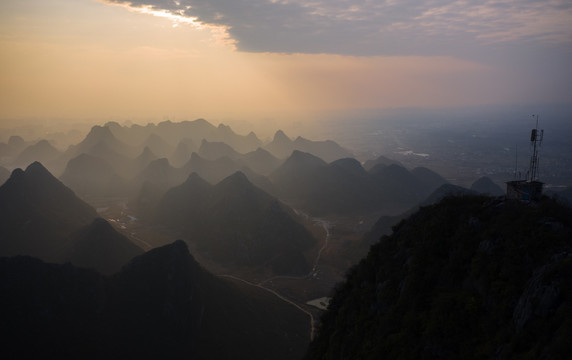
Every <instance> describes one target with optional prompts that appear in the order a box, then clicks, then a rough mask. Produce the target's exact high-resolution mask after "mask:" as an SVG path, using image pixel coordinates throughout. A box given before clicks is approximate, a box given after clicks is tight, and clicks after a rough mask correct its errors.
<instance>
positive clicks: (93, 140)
mask: <svg viewBox="0 0 572 360" xmlns="http://www.w3.org/2000/svg"><path fill="white" fill-rule="evenodd" d="M81 154H88V155H92V156H95V157H98V158H101V159H104V160H105V161H107V162H108V163H109V164H110V165H111V166H112V167H113V169H114V170H115V171H116V172H117V173H118V174H119V175H120V176H122V177H124V178H129V177H131V176H132V175H133V174H132V171H131V161H132V160H131V159H132V157H134V156H136V155H137V152H136V150H135V148H134V147H131V146H129V145H127V144H125V143H124V142H122V141H120V140H118V139H117V138H116V137H115V136H114V135H113V133H112V132H111V130H110V129H109V128H108V127H105V126H94V127H92V128H91V131H90V132H89V133H88V134H87V136H86V137H85V139H83V141H81V142H80V143H79V144H77V145H75V146H70V147H69V149H68V150H66V151H65V152H64V153H63V154H62V155H61V156H60V157H58V158H57V159H55V160H54V161H52V162H50V169H53V171H55V172H56V173H63V171H64V169H65V167H66V165H67V163H68V161H69V160H71V159H73V158H75V157H77V156H79V155H81Z"/></svg>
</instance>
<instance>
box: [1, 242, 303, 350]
mask: <svg viewBox="0 0 572 360" xmlns="http://www.w3.org/2000/svg"><path fill="white" fill-rule="evenodd" d="M0 289H1V291H2V294H3V295H2V297H1V299H0V309H1V310H0V314H1V317H2V327H3V330H4V331H3V332H4V335H3V340H4V343H5V345H4V348H3V353H4V354H5V356H7V357H10V358H15V357H30V358H36V357H50V358H83V359H102V358H137V359H157V358H191V359H230V358H236V359H292V358H300V357H301V356H302V355H303V352H304V349H305V348H306V346H307V344H308V340H309V336H308V333H309V326H308V325H309V319H308V317H307V316H306V314H304V313H302V312H301V311H299V310H298V309H296V308H295V307H293V306H291V305H290V304H287V303H285V302H283V301H281V300H279V299H277V298H276V297H275V296H274V295H272V294H270V293H268V292H265V291H263V290H260V289H256V288H252V287H246V286H244V285H240V284H237V283H234V282H231V281H228V280H224V279H220V278H217V277H215V276H213V275H212V274H210V273H208V272H207V271H206V270H204V269H203V268H202V267H201V266H200V265H199V264H198V263H197V262H196V261H195V260H194V258H193V257H192V256H191V255H190V254H189V251H188V249H187V246H186V245H185V243H184V242H182V241H176V242H174V243H172V244H170V245H166V246H163V247H161V248H156V249H153V250H150V251H149V252H147V253H145V254H143V255H140V256H137V257H135V258H134V259H133V260H131V261H130V262H129V263H127V264H126V265H125V266H124V267H123V268H122V270H121V271H119V272H117V273H115V274H114V275H110V276H103V275H100V274H99V273H97V272H95V271H93V270H89V269H84V268H78V267H75V266H73V265H70V264H64V265H60V264H48V263H44V262H42V261H40V260H38V259H34V258H31V257H24V256H17V257H12V258H0Z"/></svg>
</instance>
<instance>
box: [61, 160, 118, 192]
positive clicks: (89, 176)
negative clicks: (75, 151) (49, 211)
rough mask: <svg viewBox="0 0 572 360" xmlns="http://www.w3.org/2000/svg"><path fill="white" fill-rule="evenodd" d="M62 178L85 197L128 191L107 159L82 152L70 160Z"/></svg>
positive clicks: (67, 184)
mask: <svg viewBox="0 0 572 360" xmlns="http://www.w3.org/2000/svg"><path fill="white" fill-rule="evenodd" d="M60 180H61V181H62V182H63V183H64V184H65V185H66V186H68V187H69V188H70V189H72V190H73V191H75V193H76V194H78V195H79V196H81V197H82V198H83V199H86V200H88V201H89V199H92V198H94V197H107V196H120V195H124V193H125V191H126V184H125V180H124V179H122V178H121V177H120V176H119V175H117V173H116V172H115V170H114V169H113V168H112V167H111V165H109V163H107V161H105V160H103V159H100V158H98V157H95V156H91V155H87V154H81V155H79V156H77V157H75V158H73V159H71V160H70V161H69V162H68V165H67V166H66V169H65V171H64V173H63V174H62V176H60Z"/></svg>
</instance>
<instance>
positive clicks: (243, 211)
mask: <svg viewBox="0 0 572 360" xmlns="http://www.w3.org/2000/svg"><path fill="white" fill-rule="evenodd" d="M156 214H157V221H158V222H159V223H161V224H164V225H165V226H167V227H170V228H174V229H177V230H178V231H180V232H181V234H183V235H184V236H185V238H186V239H188V240H189V241H192V242H194V243H196V244H197V245H198V249H199V250H200V251H201V252H203V253H206V254H208V256H209V257H211V258H213V259H214V260H215V261H218V262H220V263H223V264H227V265H239V266H240V265H249V266H266V267H270V268H272V270H273V271H274V272H275V273H278V274H305V273H307V272H308V271H309V265H308V264H307V262H306V260H305V258H304V256H303V251H305V250H307V249H309V248H310V247H311V246H312V245H313V244H314V243H315V239H314V238H313V236H312V235H311V234H310V233H309V232H308V231H307V230H306V229H305V228H304V226H303V225H302V224H300V223H298V221H297V220H295V216H294V214H293V212H292V211H291V210H290V209H289V208H287V207H285V206H284V205H283V204H281V203H280V202H279V201H278V200H277V199H275V198H273V197H272V196H270V195H269V194H267V193H266V192H264V191H263V190H261V189H259V188H258V187H256V186H254V185H253V184H252V183H251V182H250V181H249V180H248V178H247V177H246V176H245V175H244V174H243V173H241V172H236V173H235V174H233V175H231V176H229V177H227V178H225V179H224V180H222V181H221V182H219V183H218V184H216V185H211V184H210V183H208V182H207V181H205V180H203V179H202V178H201V177H199V176H198V175H197V174H196V173H193V174H191V175H190V176H189V178H188V179H187V180H186V181H185V182H184V183H183V184H182V185H180V186H177V187H174V188H172V189H171V190H169V191H168V192H167V193H166V194H165V196H164V197H163V199H162V200H161V201H160V203H159V205H158V208H157V212H156Z"/></svg>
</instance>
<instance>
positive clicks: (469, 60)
mask: <svg viewBox="0 0 572 360" xmlns="http://www.w3.org/2000/svg"><path fill="white" fill-rule="evenodd" d="M570 64H572V1H570V0H536V1H533V0H472V1H448V0H430V1H419V0H401V1H397V0H385V1H383V0H379V1H376V0H208V1H207V0H175V1H173V0H128V1H125V0H2V1H1V2H0V121H3V122H4V123H6V122H8V121H13V120H15V119H16V120H17V119H24V118H29V117H38V118H58V117H59V118H82V117H83V118H126V119H135V118H139V117H145V118H154V117H156V118H159V119H164V118H171V119H175V120H176V119H179V120H183V119H195V118H199V117H203V118H206V119H211V118H235V119H254V118H257V119H267V118H275V117H291V116H294V117H295V116H310V114H318V113H322V112H330V113H331V112H336V111H346V110H351V109H387V108H411V107H413V108H450V107H463V106H482V105H491V104H551V103H554V104H557V103H567V104H570V103H572V66H571V65H570Z"/></svg>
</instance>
